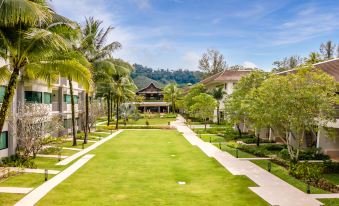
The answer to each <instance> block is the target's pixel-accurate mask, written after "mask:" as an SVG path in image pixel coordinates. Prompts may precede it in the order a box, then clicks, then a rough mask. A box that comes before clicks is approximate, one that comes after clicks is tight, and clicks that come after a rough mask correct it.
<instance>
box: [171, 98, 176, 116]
mask: <svg viewBox="0 0 339 206" xmlns="http://www.w3.org/2000/svg"><path fill="white" fill-rule="evenodd" d="M172 113H173V114H174V113H175V108H174V100H173V97H172Z"/></svg>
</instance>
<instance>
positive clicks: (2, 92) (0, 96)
mask: <svg viewBox="0 0 339 206" xmlns="http://www.w3.org/2000/svg"><path fill="white" fill-rule="evenodd" d="M5 89H6V87H5V86H0V103H2V101H3V100H4V96H5Z"/></svg>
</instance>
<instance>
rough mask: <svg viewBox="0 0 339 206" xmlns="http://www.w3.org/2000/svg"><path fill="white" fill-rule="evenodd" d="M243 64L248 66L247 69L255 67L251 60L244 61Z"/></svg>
mask: <svg viewBox="0 0 339 206" xmlns="http://www.w3.org/2000/svg"><path fill="white" fill-rule="evenodd" d="M243 66H244V67H245V68H249V69H254V68H257V65H255V64H254V63H253V62H250V61H245V62H244V63H243Z"/></svg>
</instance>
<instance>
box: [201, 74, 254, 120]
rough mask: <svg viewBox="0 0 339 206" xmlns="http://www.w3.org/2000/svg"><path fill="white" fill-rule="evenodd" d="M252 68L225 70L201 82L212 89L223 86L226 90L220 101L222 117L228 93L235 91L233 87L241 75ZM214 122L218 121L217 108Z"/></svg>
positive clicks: (222, 117) (220, 114)
mask: <svg viewBox="0 0 339 206" xmlns="http://www.w3.org/2000/svg"><path fill="white" fill-rule="evenodd" d="M251 71H252V70H225V71H222V72H219V73H217V74H215V75H212V76H210V77H208V78H206V79H204V80H202V81H201V82H200V83H201V84H204V85H205V87H206V88H207V89H208V90H210V89H213V88H218V87H221V88H223V91H224V97H223V99H222V100H220V101H219V105H220V106H219V117H220V119H224V118H225V112H224V110H225V100H226V98H227V96H228V95H231V94H232V93H233V87H234V85H236V84H237V82H238V81H239V80H240V79H241V77H243V76H246V75H248V74H249V73H251ZM213 122H217V109H215V110H214V115H213Z"/></svg>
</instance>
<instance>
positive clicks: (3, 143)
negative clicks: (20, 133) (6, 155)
mask: <svg viewBox="0 0 339 206" xmlns="http://www.w3.org/2000/svg"><path fill="white" fill-rule="evenodd" d="M7 148H8V132H2V133H1V137H0V150H3V149H7Z"/></svg>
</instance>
